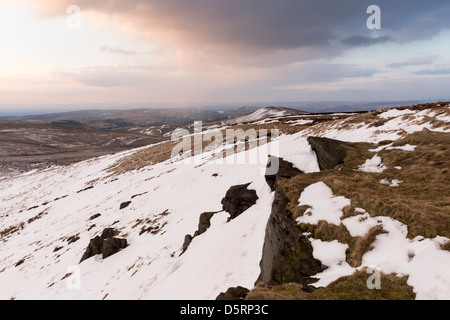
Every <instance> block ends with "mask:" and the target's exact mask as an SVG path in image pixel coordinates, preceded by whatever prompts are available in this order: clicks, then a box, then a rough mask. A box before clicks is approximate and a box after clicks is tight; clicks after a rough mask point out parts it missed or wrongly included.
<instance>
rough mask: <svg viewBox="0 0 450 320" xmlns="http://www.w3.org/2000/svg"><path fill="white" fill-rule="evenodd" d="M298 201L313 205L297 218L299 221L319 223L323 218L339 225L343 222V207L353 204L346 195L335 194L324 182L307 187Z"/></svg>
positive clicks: (301, 203)
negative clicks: (337, 195)
mask: <svg viewBox="0 0 450 320" xmlns="http://www.w3.org/2000/svg"><path fill="white" fill-rule="evenodd" d="M298 202H299V206H303V205H307V206H311V208H309V209H307V210H306V211H305V213H304V214H303V216H301V217H298V218H297V220H296V221H297V222H298V223H308V224H318V223H319V221H320V220H323V221H326V222H328V223H330V224H334V225H337V226H338V225H340V224H341V217H342V214H343V213H342V209H344V207H346V206H348V205H350V204H351V202H350V200H349V199H347V198H345V197H342V196H339V197H336V196H334V195H333V191H332V190H331V189H330V188H329V187H328V186H327V185H326V184H325V183H323V182H317V183H315V184H312V185H310V186H308V187H306V188H305V190H303V192H302V194H301V195H300V199H299V200H298Z"/></svg>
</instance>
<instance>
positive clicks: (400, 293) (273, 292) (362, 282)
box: [246, 270, 415, 300]
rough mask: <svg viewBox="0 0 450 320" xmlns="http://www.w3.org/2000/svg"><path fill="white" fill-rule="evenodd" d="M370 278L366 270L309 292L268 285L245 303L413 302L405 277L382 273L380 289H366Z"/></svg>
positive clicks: (299, 287) (293, 286) (297, 287)
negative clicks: (294, 301) (314, 301)
mask: <svg viewBox="0 0 450 320" xmlns="http://www.w3.org/2000/svg"><path fill="white" fill-rule="evenodd" d="M369 277H370V274H368V273H367V272H366V271H365V270H361V271H356V272H355V273H354V274H353V275H351V276H347V277H342V278H340V279H338V280H336V281H334V282H332V283H331V284H330V285H328V286H327V287H326V288H319V289H317V290H315V291H313V292H312V293H308V292H305V291H303V290H302V288H303V286H302V285H300V284H296V283H290V284H282V285H280V286H273V287H272V286H268V285H265V284H259V285H258V286H257V287H256V288H254V289H253V290H251V291H250V292H249V294H248V295H247V297H246V300H414V299H415V293H414V292H413V288H412V287H410V286H409V285H408V284H407V283H406V281H407V278H406V277H401V278H400V277H397V276H396V275H393V274H391V275H386V274H381V289H379V290H377V289H373V290H370V289H368V288H367V284H366V282H367V279H368V278H369Z"/></svg>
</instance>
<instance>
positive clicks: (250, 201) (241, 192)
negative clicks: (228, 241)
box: [221, 183, 258, 221]
mask: <svg viewBox="0 0 450 320" xmlns="http://www.w3.org/2000/svg"><path fill="white" fill-rule="evenodd" d="M249 185H250V183H247V184H242V185H237V186H232V187H231V188H230V189H228V191H227V193H226V194H225V197H224V198H223V199H222V202H221V203H222V208H223V210H224V211H226V212H228V213H229V214H230V217H229V218H228V221H230V220H233V219H235V218H236V217H238V216H239V215H240V214H241V213H242V212H244V211H245V210H247V209H248V208H250V207H251V206H253V205H254V204H255V203H256V200H258V196H257V195H256V191H255V190H250V189H247V187H248V186H249Z"/></svg>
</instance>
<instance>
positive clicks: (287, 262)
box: [259, 189, 324, 284]
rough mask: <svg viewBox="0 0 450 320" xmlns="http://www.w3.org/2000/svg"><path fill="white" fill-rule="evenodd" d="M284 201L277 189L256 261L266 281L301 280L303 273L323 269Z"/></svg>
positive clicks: (277, 282)
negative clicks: (262, 243) (262, 245)
mask: <svg viewBox="0 0 450 320" xmlns="http://www.w3.org/2000/svg"><path fill="white" fill-rule="evenodd" d="M286 205H287V199H286V197H285V195H284V194H283V193H282V192H281V191H280V190H278V189H277V190H276V192H275V198H274V201H273V205H272V213H271V215H270V218H269V221H268V223H267V227H266V236H265V240H264V247H263V254H262V259H261V263H260V266H261V275H260V277H259V280H260V281H263V282H265V283H268V284H273V283H274V284H280V283H288V282H297V283H302V282H303V281H304V278H305V277H310V276H313V275H315V274H316V273H318V272H321V271H322V270H324V268H323V267H322V263H321V262H320V261H319V260H316V259H314V258H313V256H312V252H313V248H312V246H311V243H310V242H309V240H308V239H307V238H306V237H305V236H303V235H302V232H301V230H300V228H299V227H298V225H297V222H296V221H295V220H294V219H293V218H292V217H291V214H290V212H288V211H287V210H286Z"/></svg>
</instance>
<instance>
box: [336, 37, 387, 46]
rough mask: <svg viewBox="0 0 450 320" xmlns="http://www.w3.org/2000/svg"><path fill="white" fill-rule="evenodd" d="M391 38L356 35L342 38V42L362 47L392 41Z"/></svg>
mask: <svg viewBox="0 0 450 320" xmlns="http://www.w3.org/2000/svg"><path fill="white" fill-rule="evenodd" d="M390 40H391V38H390V37H388V36H380V37H367V36H361V35H355V36H351V37H348V38H345V39H343V40H342V43H343V44H345V45H346V46H352V47H361V46H371V45H374V44H379V43H384V42H387V41H390Z"/></svg>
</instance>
